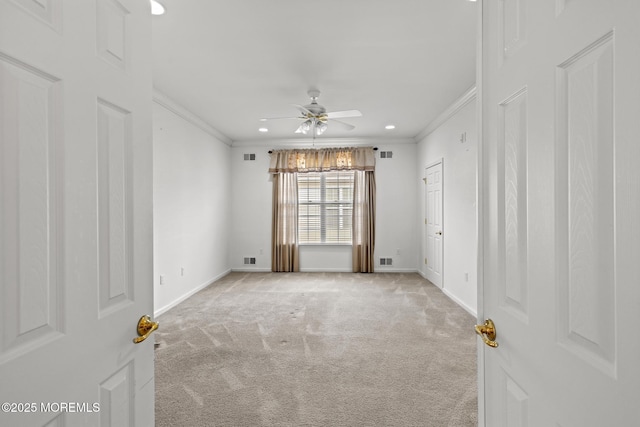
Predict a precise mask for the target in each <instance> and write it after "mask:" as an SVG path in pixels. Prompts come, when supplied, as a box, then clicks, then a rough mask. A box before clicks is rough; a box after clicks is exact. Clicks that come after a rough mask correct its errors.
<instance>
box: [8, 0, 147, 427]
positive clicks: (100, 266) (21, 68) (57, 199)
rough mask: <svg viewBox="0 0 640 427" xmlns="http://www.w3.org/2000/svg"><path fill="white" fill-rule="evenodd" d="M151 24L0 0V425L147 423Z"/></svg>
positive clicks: (88, 6) (129, 2) (83, 7)
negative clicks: (142, 326)
mask: <svg viewBox="0 0 640 427" xmlns="http://www.w3.org/2000/svg"><path fill="white" fill-rule="evenodd" d="M150 19H151V18H150V13H149V4H148V2H145V1H142V2H141V1H136V0H119V1H118V0H92V1H76V0H67V1H61V0H59V1H55V0H50V1H40V0H39V1H37V2H35V1H27V0H0V28H2V37H0V126H1V127H0V188H1V193H0V242H1V243H0V256H1V259H2V261H1V263H0V306H1V311H0V334H1V335H0V401H2V402H9V403H11V402H14V403H16V404H18V403H21V404H22V405H23V406H22V408H23V409H24V404H25V403H28V404H29V405H31V404H33V405H35V406H30V409H33V410H31V411H30V412H29V413H24V411H21V410H20V407H17V406H16V411H15V412H11V411H10V412H1V413H0V425H12V426H31V425H51V426H58V425H60V426H62V425H65V426H86V425H104V426H109V425H113V426H116V425H117V426H126V425H153V410H154V408H153V342H152V341H153V339H150V340H147V341H145V342H143V343H141V344H139V345H135V344H134V343H133V342H132V339H133V338H134V337H136V336H137V334H136V324H137V321H138V319H139V318H140V316H141V315H143V314H147V313H149V314H151V313H152V312H153V302H152V253H151V248H152V241H151V238H152V230H151V224H152V216H151V195H152V181H151V171H152V168H151V160H152V155H151V69H150V63H151V60H150V52H151V45H150V37H151V33H150V30H151V29H150V24H151V22H150ZM134 52H135V55H133V53H134ZM67 404H72V405H74V406H73V408H74V410H65V406H64V405H67Z"/></svg>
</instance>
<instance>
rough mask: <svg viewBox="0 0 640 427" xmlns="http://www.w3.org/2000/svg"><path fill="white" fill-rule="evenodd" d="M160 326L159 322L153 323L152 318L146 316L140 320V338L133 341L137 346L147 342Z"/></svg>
mask: <svg viewBox="0 0 640 427" xmlns="http://www.w3.org/2000/svg"><path fill="white" fill-rule="evenodd" d="M158 326H160V324H159V323H158V322H152V321H151V317H149V315H148V314H145V315H144V316H142V317H141V318H140V320H138V335H139V336H138V337H135V338H134V339H133V342H134V343H135V344H140V343H141V342H142V341H144V340H146V339H147V338H148V337H149V335H151V332H153V331H155V330H156V329H158Z"/></svg>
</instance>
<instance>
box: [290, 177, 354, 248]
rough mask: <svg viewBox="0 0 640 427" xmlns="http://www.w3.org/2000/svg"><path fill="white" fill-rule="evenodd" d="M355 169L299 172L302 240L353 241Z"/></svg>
mask: <svg viewBox="0 0 640 427" xmlns="http://www.w3.org/2000/svg"><path fill="white" fill-rule="evenodd" d="M352 215H353V171H331V172H309V173H301V174H298V241H299V243H301V244H305V243H307V244H351V239H352V236H351V235H352V225H351V224H352Z"/></svg>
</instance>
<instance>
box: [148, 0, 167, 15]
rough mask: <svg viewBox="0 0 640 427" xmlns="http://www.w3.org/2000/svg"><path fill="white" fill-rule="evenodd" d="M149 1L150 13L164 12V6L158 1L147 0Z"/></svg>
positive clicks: (160, 13)
mask: <svg viewBox="0 0 640 427" xmlns="http://www.w3.org/2000/svg"><path fill="white" fill-rule="evenodd" d="M149 1H150V2H151V14H152V15H163V14H164V6H163V5H161V4H160V3H158V2H157V1H156V0H149Z"/></svg>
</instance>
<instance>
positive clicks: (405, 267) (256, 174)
mask: <svg viewBox="0 0 640 427" xmlns="http://www.w3.org/2000/svg"><path fill="white" fill-rule="evenodd" d="M354 145H356V144H354ZM358 145H362V143H360V144H358ZM376 146H377V147H378V148H379V151H378V153H380V151H382V150H391V151H393V157H392V158H391V159H380V158H379V155H378V156H377V157H378V158H377V159H376V187H377V207H376V209H377V211H376V246H375V248H376V250H375V257H376V271H416V253H417V246H416V245H417V241H416V229H417V228H416V219H415V218H416V209H417V205H416V200H415V197H414V195H415V193H416V185H417V184H416V162H415V155H416V145H415V144H413V143H409V144H406V143H405V144H402V143H401V144H396V143H394V144H388V145H385V144H376ZM272 148H281V147H274V146H271V145H268V146H265V144H264V143H263V144H261V145H255V144H253V145H252V144H250V143H247V144H243V143H238V144H236V143H234V147H233V148H232V149H231V171H232V180H231V182H232V184H231V188H232V190H231V194H232V197H231V212H232V219H231V236H232V238H231V242H230V251H229V253H230V264H231V268H232V269H234V270H247V271H251V270H262V271H269V270H271V195H272V184H271V179H270V176H269V174H268V169H269V154H268V151H269V149H272ZM287 148H289V147H287ZM244 154H255V155H256V160H254V161H245V160H243V159H244ZM245 257H255V258H256V264H255V265H251V266H248V265H244V264H243V259H244V258H245ZM380 257H385V258H393V265H392V266H390V267H387V266H379V258H380ZM300 269H301V270H302V271H351V246H302V247H301V248H300Z"/></svg>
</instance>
